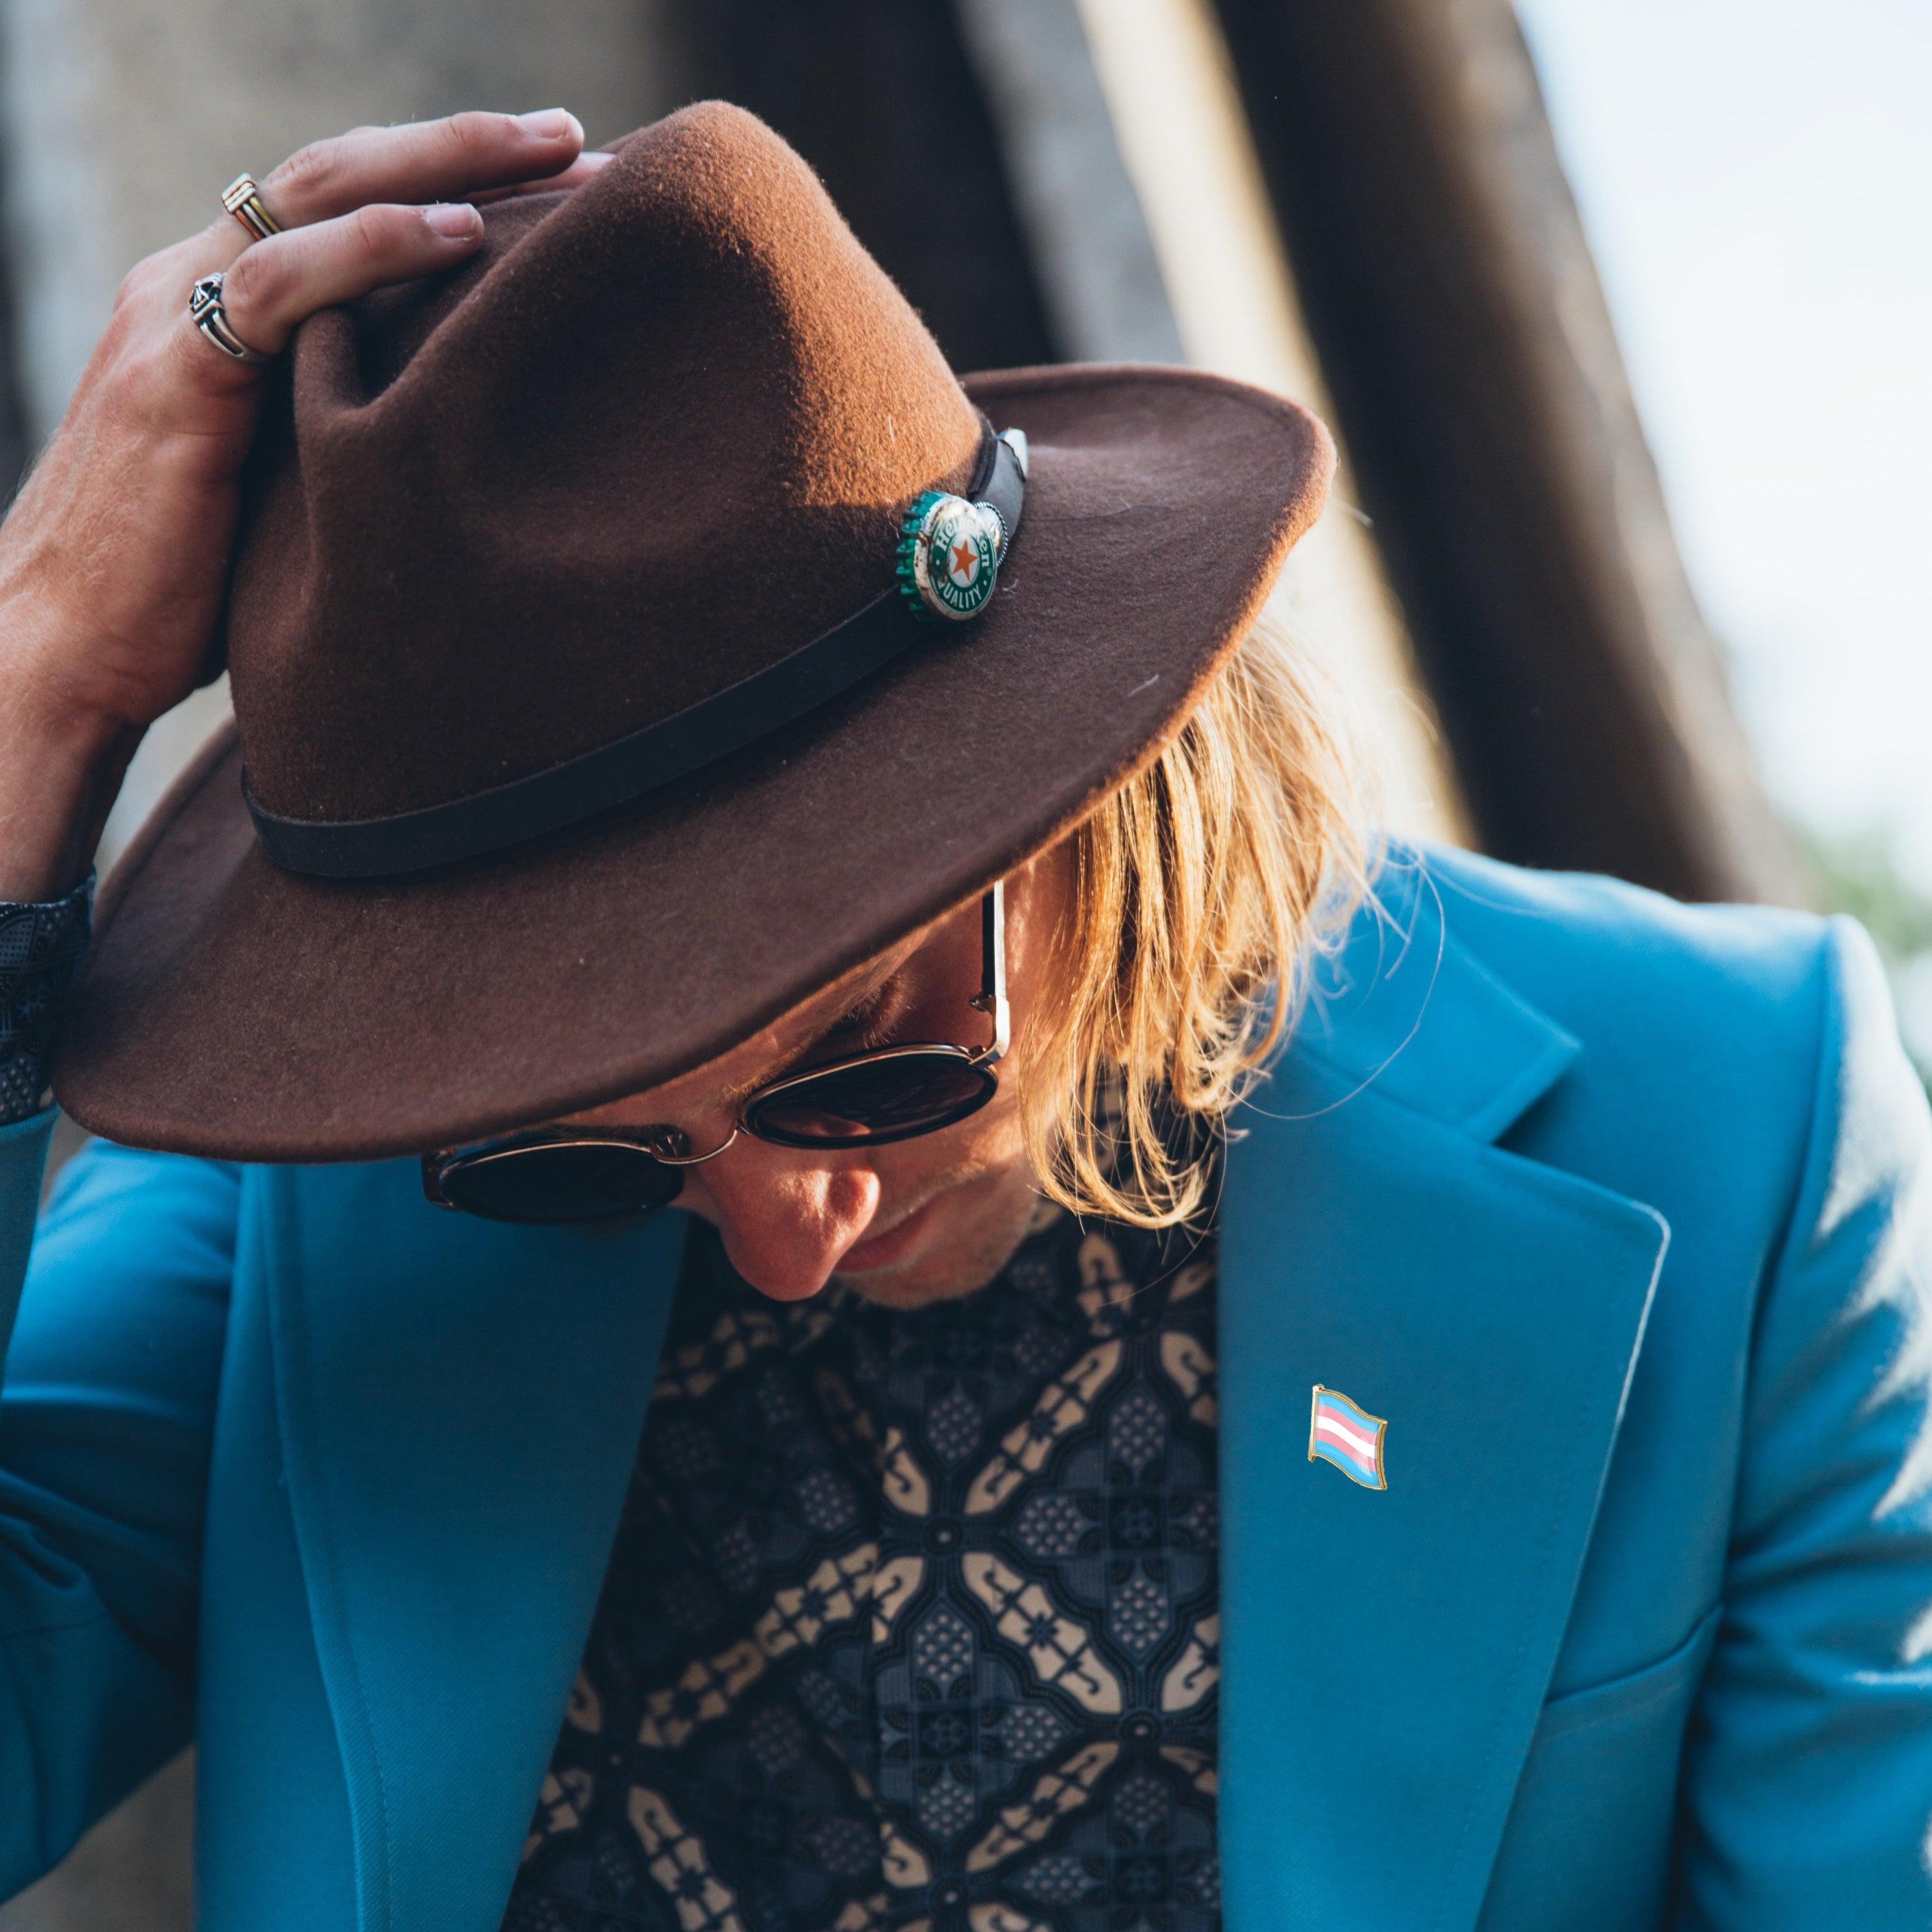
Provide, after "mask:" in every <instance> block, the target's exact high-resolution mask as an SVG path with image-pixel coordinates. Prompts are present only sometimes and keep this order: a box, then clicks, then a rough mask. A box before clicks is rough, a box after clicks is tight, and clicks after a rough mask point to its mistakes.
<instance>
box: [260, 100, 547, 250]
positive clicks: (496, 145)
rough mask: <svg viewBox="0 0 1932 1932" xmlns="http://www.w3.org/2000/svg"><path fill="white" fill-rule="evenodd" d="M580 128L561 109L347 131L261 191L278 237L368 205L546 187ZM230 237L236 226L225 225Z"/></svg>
mask: <svg viewBox="0 0 1932 1932" xmlns="http://www.w3.org/2000/svg"><path fill="white" fill-rule="evenodd" d="M582 151H583V127H581V126H580V124H579V123H578V121H577V117H576V115H574V114H571V113H568V112H566V111H565V110H564V109H562V108H561V107H547V108H544V109H541V110H538V112H536V113H531V114H485V113H468V114H452V115H448V116H447V117H446V118H444V119H443V120H440V121H410V122H407V123H406V124H404V125H403V126H401V127H356V128H353V129H351V130H350V132H349V133H347V134H341V135H338V136H335V137H334V138H333V139H329V140H326V141H315V142H311V143H310V145H308V147H306V148H301V149H299V150H298V151H296V153H295V154H291V155H290V157H289V158H288V159H287V160H285V161H284V162H283V163H282V164H281V166H280V167H278V168H277V169H275V172H273V173H272V174H271V175H269V177H268V178H267V179H266V180H265V181H263V183H262V184H261V194H262V199H263V202H264V203H265V204H266V206H267V208H268V210H269V213H270V214H272V215H273V216H274V217H275V220H277V221H278V222H280V223H281V225H282V226H283V227H284V228H285V229H292V228H296V227H301V226H307V225H308V224H309V223H314V222H321V221H327V220H332V219H333V218H335V217H337V216H339V215H344V214H348V213H350V211H352V210H353V209H356V208H362V207H364V206H365V205H368V204H369V203H371V202H446V201H453V200H460V199H463V198H464V197H466V196H470V195H473V194H477V193H487V192H488V191H489V190H492V189H496V188H503V187H511V186H513V185H514V184H517V183H520V182H524V181H538V180H541V181H549V180H550V179H551V178H553V177H554V176H556V175H560V174H562V172H563V171H564V170H565V169H567V168H568V167H570V166H571V164H572V163H574V162H575V161H576V160H577V158H578V157H579V155H580V154H581V153H582ZM232 225H233V226H235V227H236V229H238V231H239V228H240V224H239V223H232Z"/></svg>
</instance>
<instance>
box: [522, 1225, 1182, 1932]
mask: <svg viewBox="0 0 1932 1932" xmlns="http://www.w3.org/2000/svg"><path fill="white" fill-rule="evenodd" d="M1213 1286H1214V1247H1213V1243H1212V1241H1211V1239H1210V1240H1207V1241H1202V1240H1200V1239H1199V1238H1196V1237H1190V1236H1187V1235H1182V1234H1172V1233H1170V1234H1167V1235H1160V1234H1149V1233H1145V1232H1141V1231H1139V1230H1136V1229H1130V1228H1124V1227H1120V1226H1115V1225H1113V1224H1111V1223H1092V1222H1089V1223H1086V1224H1085V1226H1083V1225H1082V1224H1081V1223H1077V1222H1076V1221H1075V1220H1073V1219H1072V1218H1071V1217H1067V1216H1065V1215H1063V1214H1060V1213H1059V1212H1058V1211H1055V1210H1052V1209H1048V1208H1043V1209H1042V1211H1041V1212H1040V1214H1039V1215H1038V1217H1037V1219H1036V1223H1035V1226H1034V1229H1033V1230H1032V1231H1031V1232H1030V1234H1029V1235H1028V1238H1027V1239H1026V1241H1025V1242H1024V1243H1023V1244H1022V1247H1021V1248H1020V1249H1019V1252H1018V1253H1016V1255H1015V1256H1014V1257H1013V1259H1012V1261H1011V1262H1010V1263H1009V1264H1008V1265H1007V1268H1006V1269H1005V1270H1004V1272H1003V1273H1002V1274H1001V1276H1000V1277H998V1279H997V1280H995V1281H994V1282H993V1283H991V1284H989V1286H987V1287H986V1288H985V1289H982V1290H981V1291H980V1292H979V1293H977V1294H976V1295H972V1296H969V1297H967V1298H964V1299H962V1300H961V1301H956V1302H953V1303H946V1304H939V1305H938V1306H935V1307H930V1308H926V1309H919V1310H910V1311H894V1310H884V1309H880V1308H876V1307H871V1306H870V1305H869V1304H865V1303H864V1302H862V1301H859V1300H858V1299H857V1298H856V1297H854V1296H852V1295H850V1294H849V1293H847V1292H844V1291H842V1290H841V1289H838V1288H837V1287H834V1288H833V1289H830V1290H829V1291H828V1292H826V1294H824V1295H820V1296H819V1297H817V1298H815V1299H814V1300H813V1301H810V1302H808V1303H804V1304H793V1305H789V1306H781V1305H778V1304H771V1303H769V1302H767V1301H764V1300H763V1298H760V1297H759V1296H757V1295H756V1294H754V1292H752V1291H751V1289H748V1287H746V1286H745V1284H744V1283H742V1282H741V1281H739V1280H738V1279H737V1278H736V1276H735V1275H734V1274H733V1273H732V1272H731V1271H730V1267H729V1265H728V1264H727V1263H726V1262H725V1261H724V1256H723V1253H722V1251H721V1248H720V1247H719V1246H718V1244H717V1242H716V1241H715V1237H712V1236H710V1235H707V1234H705V1233H703V1232H701V1231H700V1233H699V1234H698V1235H697V1236H696V1237H694V1241H693V1243H692V1247H691V1259H690V1261H689V1262H688V1265H687V1268H686V1272H685V1278H684V1280H683V1281H682V1283H681V1284H680V1287H679V1295H678V1299H677V1304H676V1310H675V1311H674V1313H673V1318H672V1326H671V1332H670V1337H669V1339H668V1340H667V1344H666V1346H665V1349H664V1356H663V1361H662V1364H661V1372H660V1374H659V1377H658V1384H657V1387H656V1390H655V1394H654V1396H653V1399H652V1407H651V1410H650V1414H649V1419H648V1421H647V1422H646V1427H645V1431H644V1436H643V1442H642V1445H641V1447H640V1454H639V1457H638V1462H637V1469H636V1471H635V1473H634V1478H633V1481H632V1483H631V1491H630V1494H629V1496H628V1499H627V1502H626V1504H625V1513H624V1520H623V1523H622V1528H621V1529H620V1531H619V1536H618V1539H617V1543H616V1547H615V1549H614V1550H613V1555H612V1558H611V1562H610V1571H609V1574H608V1576H607V1579H606V1581H605V1584H604V1592H603V1595H602V1597H601V1601H600V1603H599V1606H598V1613H597V1618H596V1621H595V1626H594V1628H593V1629H592V1633H591V1636H590V1640H589V1643H588V1644H587V1646H586V1649H585V1652H584V1658H583V1668H582V1670H581V1672H580V1676H579V1678H578V1681H577V1687H576V1689H575V1691H574V1693H573V1694H572V1697H571V1705H570V1709H569V1710H568V1712H567V1714H566V1715H565V1721H564V1723H563V1725H562V1729H561V1731H560V1733H559V1739H558V1743H557V1747H556V1753H555V1755H554V1757H553V1762H552V1764H551V1767H550V1772H549V1775H548V1776H547V1778H545V1780H544V1787H543V1790H542V1793H541V1796H540V1797H539V1799H538V1805H537V1808H536V1813H535V1819H534V1820H533V1822H532V1826H531V1831H530V1835H529V1843H528V1845H527V1847H526V1853H525V1856H524V1860H523V1867H522V1870H521V1872H520V1875H519V1877H518V1879H517V1885H516V1888H515V1892H514V1897H513V1898H512V1900H511V1906H510V1909H509V1912H508V1917H507V1918H506V1920H505V1932H618V1928H620V1927H622V1928H625V1932H631V1928H650V1932H1208V1928H1211V1927H1215V1926H1217V1925H1218V1924H1219V1922H1220V1891H1219V1870H1218V1866H1217V1860H1216V1855H1215V1841H1214V1818H1215V1781H1214V1763H1215V1728H1216V1718H1217V1692H1218V1685H1219V1678H1220V1665H1219V1658H1218V1651H1217V1609H1218V1605H1217V1599H1216V1587H1215V1567H1216V1549H1217V1526H1216V1520H1215V1501H1216V1484H1215V1436H1214V1429H1215V1413H1214V1294H1213Z"/></svg>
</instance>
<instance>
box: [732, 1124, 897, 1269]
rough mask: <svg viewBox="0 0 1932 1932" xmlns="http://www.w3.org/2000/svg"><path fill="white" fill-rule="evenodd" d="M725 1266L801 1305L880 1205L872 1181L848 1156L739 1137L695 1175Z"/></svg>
mask: <svg viewBox="0 0 1932 1932" xmlns="http://www.w3.org/2000/svg"><path fill="white" fill-rule="evenodd" d="M697 1172H700V1173H701V1174H702V1175H703V1188H704V1192H705V1193H706V1196H708V1197H709V1200H710V1203H711V1206H712V1210H713V1213H714V1217H715V1220H716V1221H717V1223H718V1232H719V1234H720V1235H722V1236H723V1237H724V1252H725V1253H726V1254H727V1256H729V1257H730V1262H731V1265H732V1266H733V1268H736V1270H737V1271H738V1272H739V1274H741V1275H742V1276H743V1277H744V1278H745V1280H747V1281H748V1282H749V1283H751V1286H753V1287H754V1288H755V1289H757V1290H758V1292H760V1294H762V1295H769V1296H770V1297H771V1298H772V1300H773V1301H802V1300H804V1298H805V1297H806V1296H807V1295H816V1294H817V1292H818V1291H819V1290H820V1289H821V1288H823V1286H825V1284H826V1281H827V1280H829V1278H830V1276H831V1274H832V1270H833V1269H834V1268H836V1267H837V1266H838V1260H839V1257H840V1256H842V1255H843V1254H844V1252H845V1250H847V1248H849V1247H851V1245H852V1244H853V1242H855V1241H857V1240H858V1239H859V1237H860V1236H861V1235H863V1234H864V1232H865V1229H866V1228H867V1226H868V1225H869V1223H871V1219H872V1217H873V1216H874V1214H877V1212H878V1208H879V1177H878V1175H877V1173H875V1172H874V1171H873V1170H872V1169H871V1168H869V1167H867V1166H862V1165H859V1163H857V1162H856V1161H855V1160H853V1159H852V1158H851V1157H850V1156H846V1157H832V1158H830V1159H829V1161H828V1160H827V1158H826V1157H814V1156H812V1155H809V1154H799V1153H796V1152H793V1151H790V1150H788V1149H786V1148H772V1147H766V1145H764V1144H763V1142H759V1141H755V1140H753V1139H751V1136H749V1135H748V1134H747V1135H741V1136H739V1139H738V1142H737V1145H736V1146H735V1147H733V1148H732V1149H731V1151H730V1153H728V1154H725V1155H724V1156H723V1157H721V1158H720V1159H718V1160H715V1161H710V1162H707V1163H706V1164H705V1166H703V1168H702V1169H699V1170H697Z"/></svg>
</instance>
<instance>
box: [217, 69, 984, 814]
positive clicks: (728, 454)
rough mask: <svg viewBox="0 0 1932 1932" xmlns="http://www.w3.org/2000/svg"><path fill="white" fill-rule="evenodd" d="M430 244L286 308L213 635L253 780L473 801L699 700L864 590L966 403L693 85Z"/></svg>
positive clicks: (877, 285) (418, 801) (331, 802)
mask: <svg viewBox="0 0 1932 1932" xmlns="http://www.w3.org/2000/svg"><path fill="white" fill-rule="evenodd" d="M484 223H485V236H484V241H483V242H482V244H481V246H480V247H479V248H478V251H477V253H476V254H475V257H472V259H471V260H469V261H468V262H467V263H465V264H464V265H463V266H462V267H461V268H460V269H458V270H456V271H455V272H452V274H450V275H446V276H443V277H440V278H437V279H435V280H434V281H428V282H422V283H416V284H408V285H406V286H404V287H401V288H399V289H395V290H385V291H382V292H380V293H378V294H377V295H375V296H371V297H369V298H368V299H365V300H364V301H362V302H357V303H356V304H353V305H350V306H349V307H348V308H342V309H335V310H330V311H325V312H323V314H320V315H317V316H316V317H314V318H312V319H311V320H310V321H309V322H308V323H306V324H305V326H303V328H302V329H301V331H300V332H299V334H298V335H297V337H296V342H295V345H294V349H293V356H292V357H291V360H290V374H289V378H288V380H287V384H286V386H284V387H282V388H281V389H278V391H277V392H276V393H275V395H274V396H273V397H272V400H271V402H270V405H269V412H268V416H267V419H266V421H265V423H264V427H263V434H262V437H261V439H260V446H259V448H258V452H257V459H256V464H255V467H254V471H253V473H252V475H251V490H250V492H249V497H250V501H249V512H248V522H247V524H246V527H245V533H244V535H243V538H242V543H241V545H240V547H239V552H238V556H237V561H236V574H235V580H234V586H233V595H232V597H231V598H230V604H229V625H228V652H229V663H230V666H231V668H232V670H233V683H234V691H235V705H236V717H237V721H238V723H239V727H240V730H241V734H242V750H243V753H244V756H245V760H246V762H247V765H248V775H249V785H250V789H251V793H252V794H253V796H254V798H255V799H256V800H257V802H259V803H260V805H262V806H263V807H264V808H266V809H267V810H269V811H272V812H274V813H277V814H284V815H286V816H287V817H293V818H298V819H311V820H342V819H361V818H372V817H386V816H389V815H391V814H397V813H401V812H406V811H416V810H419V809H420V808H423V807H425V806H430V805H440V804H443V803H445V802H448V801H450V800H452V799H460V798H464V797H468V796H472V795H473V794H475V793H478V792H481V791H485V790H489V789H490V788H491V787H496V786H499V785H502V784H505V783H507V782H508V781H511V780H514V779H516V778H521V777H524V776H526V775H529V774H531V773H532V772H539V771H544V770H547V769H550V768H551V767H553V766H556V765H558V764H560V763H563V762H564V761H565V760H568V759H571V758H573V757H577V756H579V755H580V754H583V753H584V752H586V751H594V750H595V749H597V748H599V747H600V746H602V745H607V744H609V743H610V742H613V741H614V740H616V739H619V738H621V737H623V736H626V735H627V734H628V733H633V732H636V731H639V730H643V729H644V728H646V727H649V726H650V725H652V724H656V723H658V722H660V721H661V720H663V719H664V718H667V717H670V716H672V715H674V714H676V713H677V712H681V711H683V710H685V709H687V708H688V707H689V706H692V705H694V704H696V703H701V702H702V701H703V700H705V699H706V698H707V697H712V696H713V695H714V694H716V693H717V692H718V691H721V690H722V689H724V688H726V687H727V686H730V685H733V684H735V683H736V682H739V680H740V679H743V678H745V677H747V676H751V675H752V674H754V673H756V672H757V671H759V670H762V669H763V668H765V667H766V666H768V665H769V664H772V663H773V662H774V661H776V660H777V659H778V658H782V657H784V656H785V655H788V654H789V653H790V652H793V651H794V650H796V649H798V648H799V646H802V645H803V644H805V643H807V642H808V641H810V640H811V639H812V638H814V637H816V636H817V635H818V634H820V633H821V632H822V631H825V630H826V629H828V628H829V627H831V626H832V625H835V624H837V623H838V622H841V620H843V619H845V618H847V617H848V616H851V615H852V614H853V613H855V612H856V610H858V609H859V608H860V607H862V605H863V604H865V603H866V602H868V601H869V600H870V599H871V598H874V597H875V596H877V595H879V594H880V592H882V591H883V590H885V589H887V588H888V587H889V586H890V584H891V583H892V571H893V562H894V551H895V544H896V541H897V538H898V523H899V518H900V517H901V514H902V512H903V511H904V509H905V508H906V506H907V504H908V503H909V502H910V501H911V499H913V498H914V497H915V496H917V495H918V494H919V492H921V491H922V490H925V489H927V488H929V487H940V488H944V489H960V488H962V487H965V483H966V480H967V478H968V476H969V475H970V474H971V472H972V470H973V469H974V464H975V461H976V459H977V457H978V455H979V452H980V437H981V425H980V418H979V416H978V414H977V412H976V411H975V410H974V408H973V407H972V405H971V404H970V403H969V402H968V400H967V398H966V397H965V394H964V392H962V390H961V389H960V387H959V383H957V381H956V380H955V378H954V377H953V374H952V372H951V371H950V369H949V368H947V364H946V362H945V359H944V356H942V355H941V353H940V351H939V349H938V345H937V344H935V342H934V341H933V340H932V336H931V335H929V333H928V332H927V331H926V328H925V327H924V326H923V325H922V323H921V322H920V321H919V318H918V317H917V316H916V314H914V313H913V310H912V308H910V305H908V304H907V302H906V301H905V299H904V297H903V296H901V294H900V293H898V290H897V289H896V288H895V287H893V285H892V283H891V281H889V279H888V278H886V275H885V274H884V273H883V271H882V270H880V268H879V267H878V266H877V263H874V261H873V260H871V257H870V256H868V254H866V253H865V250H864V249H863V248H862V247H861V246H860V245H859V242H857V240H856V239H855V238H854V236H853V235H852V233H851V231H850V229H849V228H847V226H846V225H845V223H844V220H843V219H842V218H841V217H840V215H839V214H838V211H837V210H836V209H835V208H834V207H833V205H832V202H831V201H830V200H829V198H828V197H827V196H826V193H825V192H824V190H823V188H822V187H820V184H819V183H818V181H817V178H815V177H814V175H813V174H812V173H811V170H810V169H809V168H808V166H806V165H805V162H804V161H803V160H802V159H801V158H800V157H799V156H798V155H797V154H796V153H795V152H794V151H793V150H792V149H791V148H789V147H788V146H787V145H786V144H785V143H784V142H783V141H782V140H781V139H779V137H778V136H777V135H776V134H775V133H773V132H772V130H770V129H769V128H768V127H766V126H765V125H764V124H763V122H761V121H758V120H757V118H755V117H754V116H753V115H749V114H747V113H744V112H743V111H742V110H739V109H737V108H735V107H730V106H727V105H725V104H721V103H717V102H706V103H703V104H700V105H698V106H696V107H689V108H686V109H685V110H682V112H680V113H677V114H675V115H671V116H670V118H667V119H666V120H664V121H659V122H658V123H657V124H655V126H653V127H649V128H646V129H645V130H643V131H642V132H640V133H637V134H635V135H633V136H631V137H630V138H629V139H628V140H626V141H625V142H623V143H622V144H621V145H620V147H619V149H618V151H617V156H616V159H615V160H613V161H611V162H610V163H608V164H607V166H604V168H603V169H601V171H600V172H598V174H597V175H595V177H594V178H592V180H591V181H589V182H588V183H587V184H586V185H584V186H583V187H580V188H577V189H575V190H571V191H569V192H568V193H557V194H555V195H542V196H530V197H527V198H523V199H511V200H508V201H505V202H497V203H494V204H493V205H490V206H489V207H487V208H485V209H484Z"/></svg>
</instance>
